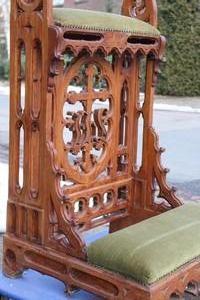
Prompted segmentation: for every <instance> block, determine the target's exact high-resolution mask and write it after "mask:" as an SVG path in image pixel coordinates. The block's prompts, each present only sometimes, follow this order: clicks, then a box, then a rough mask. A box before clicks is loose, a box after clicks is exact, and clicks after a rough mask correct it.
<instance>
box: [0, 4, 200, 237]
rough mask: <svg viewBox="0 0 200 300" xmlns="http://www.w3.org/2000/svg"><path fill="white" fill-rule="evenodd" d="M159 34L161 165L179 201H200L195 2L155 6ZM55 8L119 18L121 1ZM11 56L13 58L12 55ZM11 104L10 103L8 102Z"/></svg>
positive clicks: (5, 79) (1, 140)
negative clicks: (162, 50)
mask: <svg viewBox="0 0 200 300" xmlns="http://www.w3.org/2000/svg"><path fill="white" fill-rule="evenodd" d="M157 3H158V12H159V29H160V31H161V33H162V34H163V35H164V36H166V38H167V51H166V57H165V61H164V62H163V63H162V65H161V71H162V72H161V73H160V74H159V80H158V86H157V91H156V93H157V96H156V97H155V106H154V108H155V114H154V126H155V128H156V130H157V131H158V132H159V134H160V145H161V146H163V147H166V148H167V152H166V153H165V154H164V156H163V164H164V165H165V166H167V167H169V168H170V169H171V172H170V173H169V176H168V179H169V182H170V183H171V184H172V185H175V186H177V188H178V195H179V196H180V197H181V198H183V199H184V201H191V200H193V201H199V200H200V155H199V153H200V134H199V132H200V74H199V73H200V0H190V1H188V0H157ZM54 4H55V5H56V6H66V7H75V8H87V9H93V10H104V11H108V12H112V13H120V7H121V1H120V0H65V2H64V1H62V0H57V1H54ZM9 8H10V1H8V0H0V232H3V231H4V230H5V218H6V200H7V182H8V130H9V125H8V124H9V121H8V120H9V56H10V53H9V47H10V45H9ZM11 55H12V53H11ZM11 101H12V99H11Z"/></svg>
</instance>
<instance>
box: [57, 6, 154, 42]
mask: <svg viewBox="0 0 200 300" xmlns="http://www.w3.org/2000/svg"><path fill="white" fill-rule="evenodd" d="M53 18H54V22H55V24H57V25H60V26H64V27H68V28H70V29H82V30H94V31H102V32H106V31H111V32H112V31H113V32H124V33H128V34H133V35H135V36H146V37H159V36H160V32H159V31H158V30H157V29H156V28H155V27H153V26H151V25H150V24H148V23H146V22H143V21H141V20H138V19H136V18H130V17H126V16H121V15H117V14H111V13H105V12H98V11H90V10H83V9H70V8H54V9H53ZM102 20H103V22H102ZM105 24H107V25H105Z"/></svg>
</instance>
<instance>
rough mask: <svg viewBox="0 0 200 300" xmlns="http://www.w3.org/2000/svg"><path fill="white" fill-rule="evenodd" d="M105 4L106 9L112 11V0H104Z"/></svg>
mask: <svg viewBox="0 0 200 300" xmlns="http://www.w3.org/2000/svg"><path fill="white" fill-rule="evenodd" d="M105 5H106V11H107V12H110V13H112V12H113V6H114V3H113V0H106V3H105Z"/></svg>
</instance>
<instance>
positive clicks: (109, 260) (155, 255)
mask: <svg viewBox="0 0 200 300" xmlns="http://www.w3.org/2000/svg"><path fill="white" fill-rule="evenodd" d="M87 251H88V261H89V262H90V263H91V264H93V265H96V266H100V267H103V268H104V269H108V270H111V271H114V272H117V273H120V274H122V275H124V276H125V277H130V278H133V279H135V280H136V281H138V282H140V283H142V284H145V285H149V284H152V283H153V282H155V281H157V280H159V279H161V278H162V277H164V276H165V275H168V274H170V273H172V272H174V271H175V270H177V269H178V268H180V267H181V266H183V265H184V264H186V263H188V262H190V261H192V260H193V259H195V258H198V257H199V256H200V204H196V203H192V204H187V205H183V206H181V207H178V208H176V209H173V210H170V211H168V212H166V213H163V214H161V215H159V216H156V217H153V218H150V219H148V220H145V221H142V222H140V223H138V224H136V225H132V226H129V227H127V228H125V229H122V230H119V231H117V232H115V233H112V234H110V235H108V236H106V237H104V238H101V239H100V240H97V241H95V242H93V243H92V244H91V245H89V246H88V249H87Z"/></svg>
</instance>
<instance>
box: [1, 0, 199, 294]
mask: <svg viewBox="0 0 200 300" xmlns="http://www.w3.org/2000/svg"><path fill="white" fill-rule="evenodd" d="M11 4H12V5H11V81H10V82H11V105H10V163H9V164H10V172H9V200H8V218H7V232H6V235H5V237H4V273H5V274H6V275H7V276H10V277H17V276H20V275H22V273H23V271H24V270H25V269H26V268H32V269H35V270H38V271H40V272H42V273H44V274H48V275H51V276H54V277H56V278H58V279H60V280H62V281H63V282H64V283H66V286H67V290H68V292H69V293H70V292H72V291H73V290H75V289H77V288H81V289H85V290H88V291H90V292H93V293H95V294H97V295H100V296H102V297H103V298H105V299H143V300H145V299H156V300H159V299H160V300H161V299H169V298H170V297H173V296H177V297H180V298H181V297H182V295H183V293H184V290H187V291H188V292H192V293H195V294H198V286H197V282H198V280H199V279H200V271H199V260H198V259H196V258H197V257H198V256H199V255H200V245H199V243H200V242H199V241H200V238H199V234H200V230H199V209H200V208H199V206H198V205H188V206H181V202H180V201H179V199H178V198H177V197H176V196H175V194H174V189H170V188H169V186H168V185H167V184H166V173H167V172H168V170H167V169H163V168H162V166H161V162H160V157H161V153H162V152H163V149H162V148H159V147H158V137H157V135H156V133H155V132H154V130H153V128H152V113H153V96H154V89H155V84H156V78H157V73H158V66H159V62H160V60H161V59H162V57H163V52H164V48H165V39H164V38H163V37H162V36H161V35H160V33H159V31H158V30H157V29H156V25H157V10H156V3H155V1H154V0H149V1H128V0H127V1H126V0H125V1H123V6H122V14H123V15H125V16H118V15H112V14H106V13H99V12H90V11H86V10H85V11H84V10H70V9H53V8H52V3H51V1H49V0H32V1H30V0H12V1H11ZM141 70H143V71H144V70H145V72H142V71H141ZM141 74H145V76H141ZM143 77H144V78H143ZM142 89H143V90H144V99H142V98H140V92H141V91H142ZM140 131H142V132H140ZM141 137H142V139H141ZM141 150H142V151H141ZM140 156H141V157H140ZM138 164H139V166H138ZM179 206H180V207H179ZM177 207H178V208H177ZM174 208H175V209H174ZM171 209H172V210H171ZM161 213H164V214H161ZM145 219H146V220H145ZM143 220H145V221H143ZM104 224H109V231H110V234H109V235H107V236H106V237H104V238H102V239H101V240H97V241H95V242H94V243H92V244H91V245H89V246H87V245H86V242H85V234H86V233H87V232H88V231H89V230H91V229H93V228H95V227H97V226H100V225H104ZM134 224H135V225H134ZM129 225H131V226H129ZM185 245H187V246H185ZM181 253H182V254H181Z"/></svg>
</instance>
